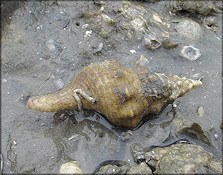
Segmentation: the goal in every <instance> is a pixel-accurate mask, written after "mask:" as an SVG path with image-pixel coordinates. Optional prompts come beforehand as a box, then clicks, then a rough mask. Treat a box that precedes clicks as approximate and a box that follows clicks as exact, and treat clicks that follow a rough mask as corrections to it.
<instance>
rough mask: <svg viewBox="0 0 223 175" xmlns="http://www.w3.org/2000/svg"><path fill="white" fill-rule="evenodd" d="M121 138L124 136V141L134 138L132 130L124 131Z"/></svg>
mask: <svg viewBox="0 0 223 175" xmlns="http://www.w3.org/2000/svg"><path fill="white" fill-rule="evenodd" d="M121 138H122V141H124V142H127V141H129V140H131V139H132V131H131V130H128V131H127V132H123V133H122V136H121Z"/></svg>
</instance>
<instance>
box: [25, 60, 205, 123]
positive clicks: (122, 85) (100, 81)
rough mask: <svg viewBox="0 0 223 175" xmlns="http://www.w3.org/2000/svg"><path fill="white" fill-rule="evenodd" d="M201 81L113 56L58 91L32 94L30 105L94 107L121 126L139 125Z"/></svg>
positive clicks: (41, 108)
mask: <svg viewBox="0 0 223 175" xmlns="http://www.w3.org/2000/svg"><path fill="white" fill-rule="evenodd" d="M201 85H202V82H201V81H199V80H191V79H187V78H185V77H184V78H179V77H178V76H177V75H173V76H166V75H164V74H163V73H152V72H149V71H148V70H147V69H146V68H145V67H143V66H138V67H136V68H134V69H131V68H128V67H126V66H123V65H122V64H120V63H119V62H118V61H116V60H115V59H111V60H109V61H104V62H98V63H92V64H90V65H89V66H86V67H85V68H84V69H83V70H82V71H81V72H80V73H79V74H78V75H77V76H76V77H75V78H74V80H73V81H72V82H71V83H70V85H68V86H67V87H66V88H64V89H62V90H60V91H58V92H55V93H52V94H48V95H45V96H39V97H32V98H30V99H29V101H28V107H29V108H31V109H34V110H38V111H43V112H53V111H59V110H63V109H76V110H77V109H79V110H81V109H93V110H95V111H98V112H99V113H101V114H103V115H105V116H106V117H107V118H108V120H109V121H110V122H112V123H113V124H115V125H117V126H125V127H136V126H137V125H138V124H139V122H140V121H141V119H142V118H143V116H145V115H147V114H149V113H153V114H157V113H159V112H160V111H161V109H162V107H163V106H164V105H165V104H168V103H172V102H173V101H174V100H175V99H176V98H178V97H181V96H183V95H184V94H185V93H186V92H188V91H190V90H192V89H194V88H196V87H198V86H201Z"/></svg>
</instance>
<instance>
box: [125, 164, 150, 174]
mask: <svg viewBox="0 0 223 175" xmlns="http://www.w3.org/2000/svg"><path fill="white" fill-rule="evenodd" d="M126 174H152V170H151V169H150V167H149V166H148V165H147V164H146V163H145V162H142V163H140V164H139V165H137V166H133V167H131V168H130V170H129V171H128V172H127V173H126Z"/></svg>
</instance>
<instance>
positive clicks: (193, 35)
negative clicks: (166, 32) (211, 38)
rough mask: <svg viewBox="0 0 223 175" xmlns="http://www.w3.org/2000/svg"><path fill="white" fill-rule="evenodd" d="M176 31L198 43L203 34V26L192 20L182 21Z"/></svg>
mask: <svg viewBox="0 0 223 175" xmlns="http://www.w3.org/2000/svg"><path fill="white" fill-rule="evenodd" d="M175 29H176V30H177V32H178V33H179V34H180V35H181V36H182V37H184V38H185V39H187V40H189V41H193V42H197V41H198V40H199V39H200V38H201V36H202V33H203V31H202V28H201V26H200V25H199V24H198V23H197V22H195V21H193V20H191V19H185V20H182V21H181V22H180V23H179V24H178V25H177V26H176V27H175Z"/></svg>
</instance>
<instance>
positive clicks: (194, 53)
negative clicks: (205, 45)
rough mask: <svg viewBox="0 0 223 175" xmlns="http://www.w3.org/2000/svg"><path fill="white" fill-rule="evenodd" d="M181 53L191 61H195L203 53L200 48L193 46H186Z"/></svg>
mask: <svg viewBox="0 0 223 175" xmlns="http://www.w3.org/2000/svg"><path fill="white" fill-rule="evenodd" d="M181 55H182V56H183V57H184V58H187V59H188V60H190V61H194V60H197V59H198V58H199V57H200V56H201V53H200V50H199V49H197V48H195V47H193V46H184V47H183V49H182V50H181Z"/></svg>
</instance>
